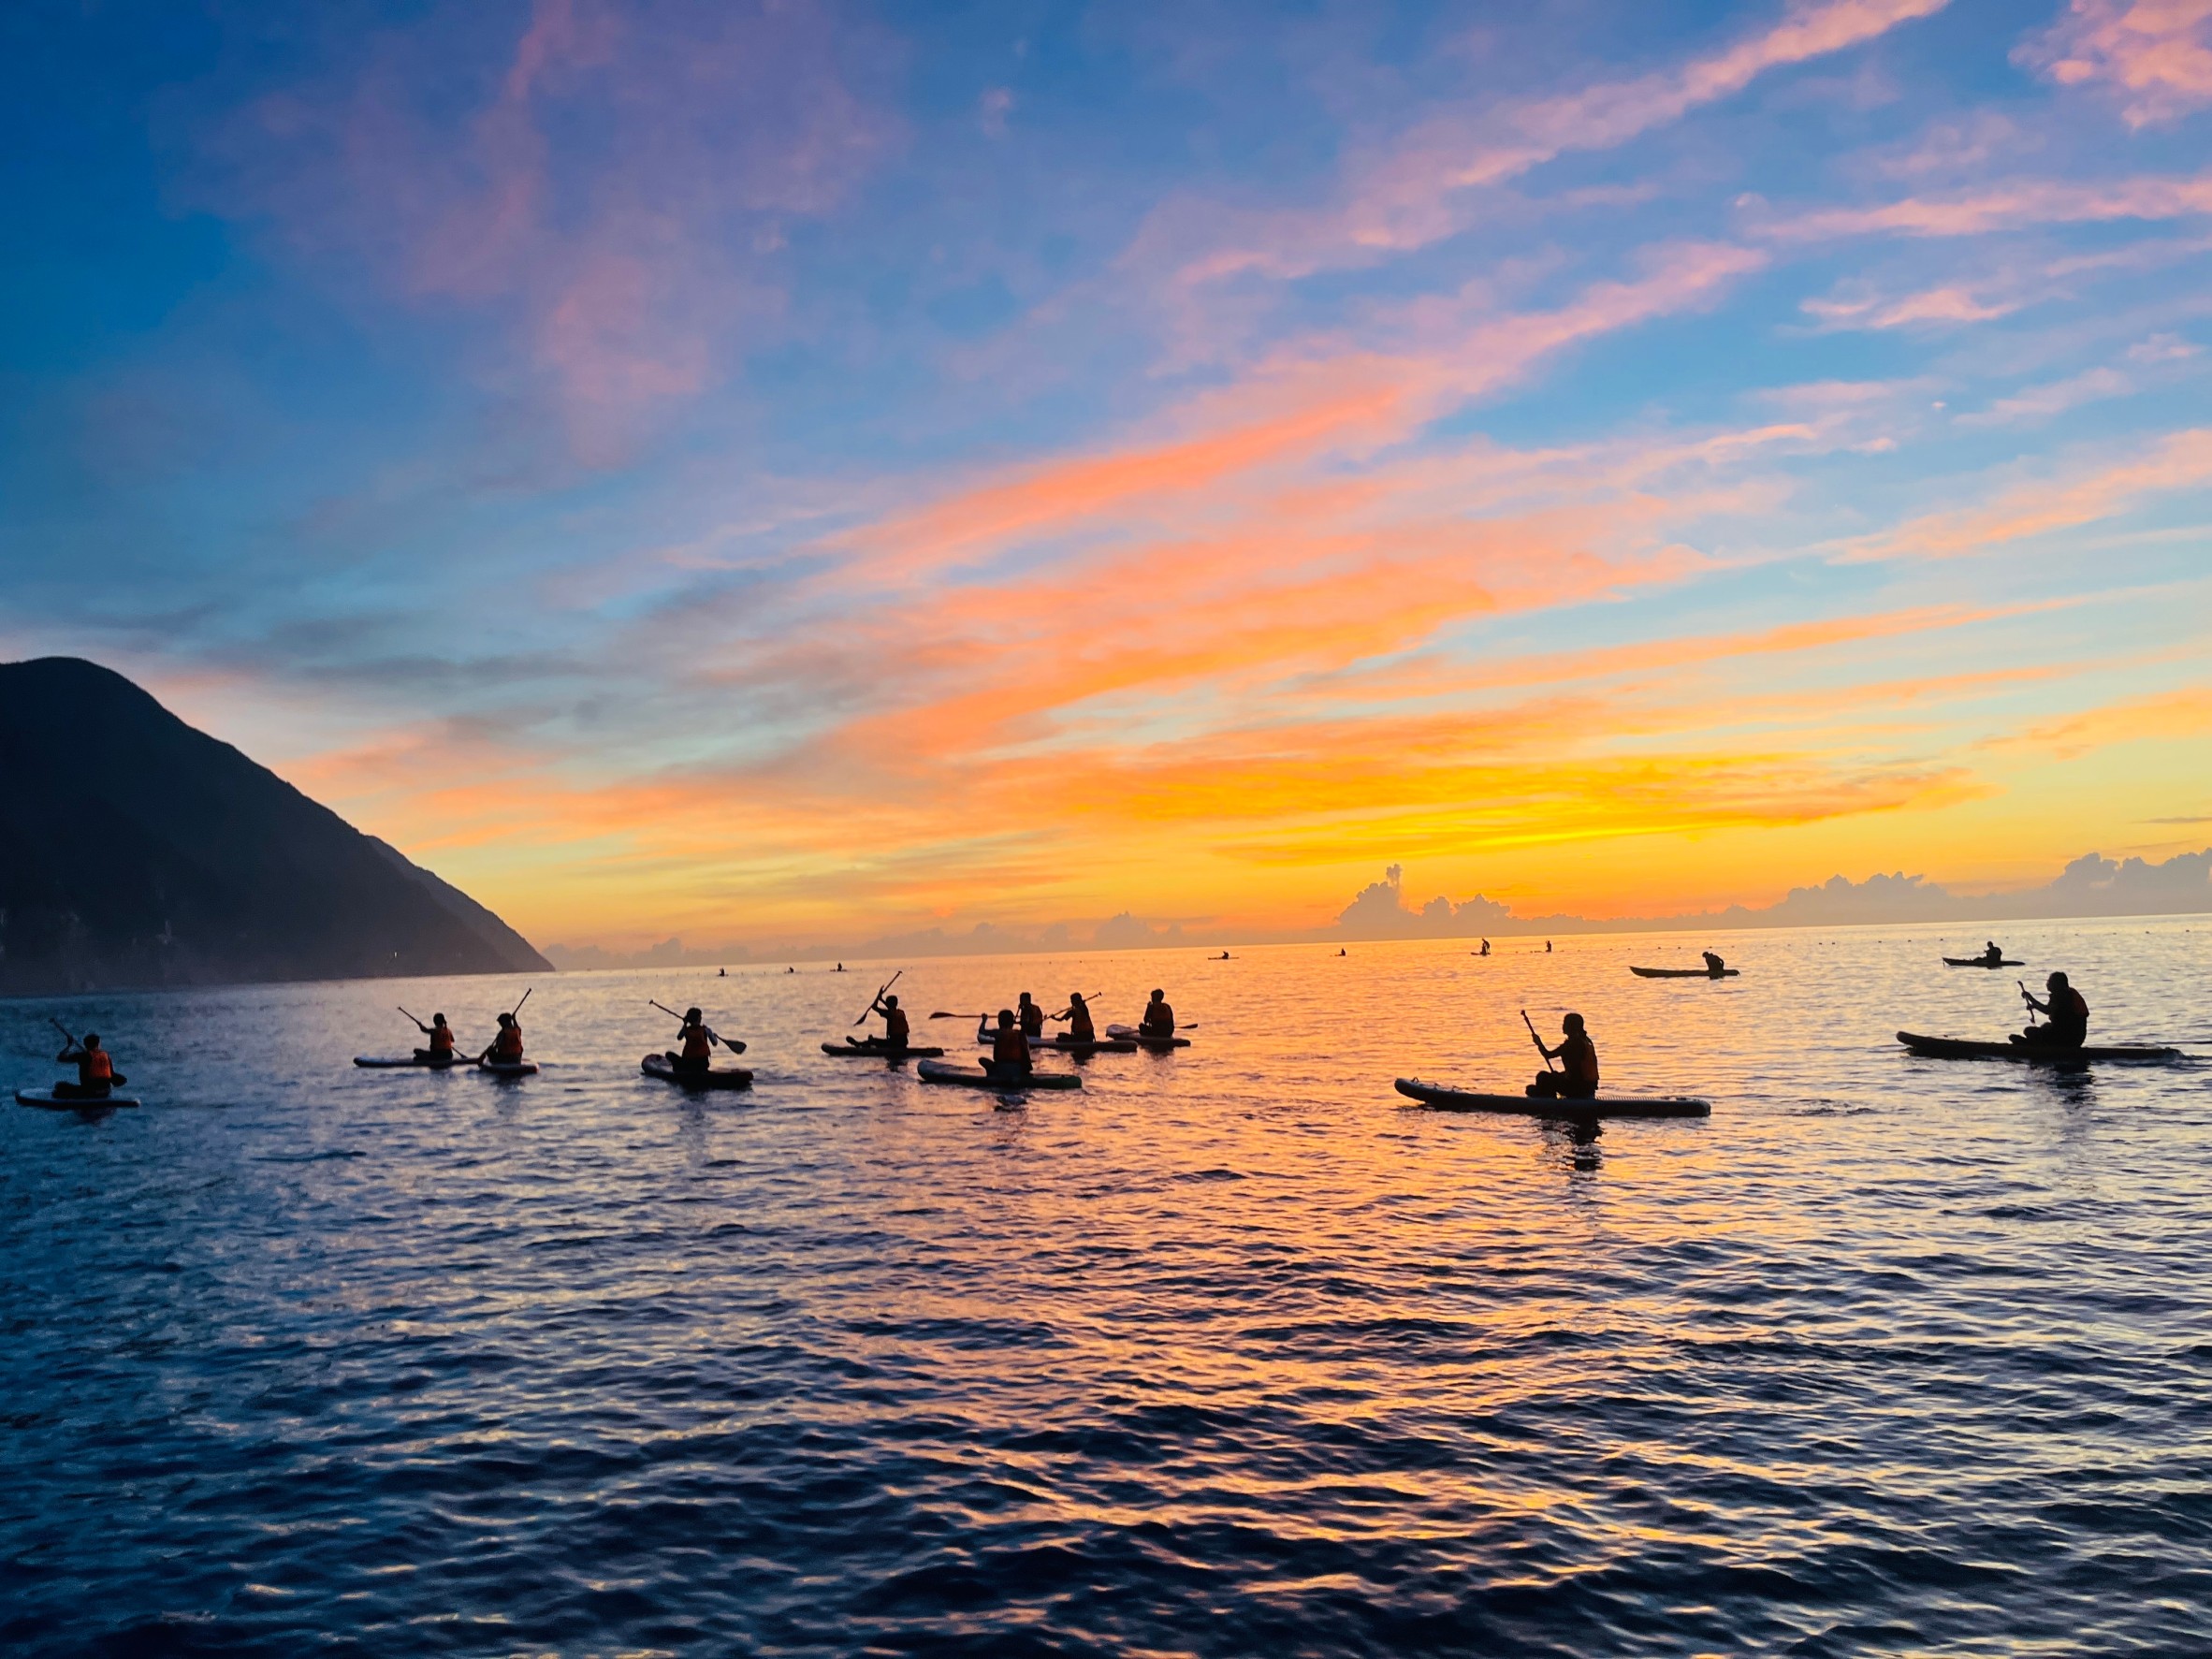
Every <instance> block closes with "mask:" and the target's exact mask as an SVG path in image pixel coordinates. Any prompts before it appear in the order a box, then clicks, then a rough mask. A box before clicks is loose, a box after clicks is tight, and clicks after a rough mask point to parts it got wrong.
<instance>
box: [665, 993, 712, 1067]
mask: <svg viewBox="0 0 2212 1659" xmlns="http://www.w3.org/2000/svg"><path fill="white" fill-rule="evenodd" d="M677 1035H678V1036H680V1037H681V1038H682V1039H683V1040H684V1047H683V1053H681V1054H677V1053H676V1052H674V1051H673V1050H671V1051H670V1052H669V1053H668V1055H667V1056H666V1058H667V1060H668V1063H669V1064H670V1065H671V1066H674V1067H675V1068H676V1069H677V1070H678V1071H705V1070H708V1069H709V1068H711V1067H712V1066H713V1064H714V1035H715V1034H714V1033H713V1032H712V1031H710V1030H708V1029H707V1027H706V1018H705V1016H704V1015H702V1014H701V1013H700V1011H698V1010H697V1009H695V1008H687V1009H685V1010H684V1024H683V1029H682V1030H681V1031H680V1032H678V1033H677Z"/></svg>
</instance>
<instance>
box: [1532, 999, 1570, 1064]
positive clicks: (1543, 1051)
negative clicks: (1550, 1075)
mask: <svg viewBox="0 0 2212 1659" xmlns="http://www.w3.org/2000/svg"><path fill="white" fill-rule="evenodd" d="M1521 1024H1522V1025H1524V1026H1527V1027H1528V1040H1529V1041H1531V1042H1533V1043H1535V1045H1536V1053H1538V1054H1540V1055H1543V1056H1544V1070H1547V1071H1551V1070H1557V1068H1555V1067H1554V1066H1553V1065H1552V1064H1551V1056H1552V1055H1556V1054H1557V1053H1559V1049H1557V1048H1546V1047H1545V1046H1544V1040H1543V1039H1542V1038H1541V1037H1538V1036H1537V1035H1536V1023H1535V1021H1534V1020H1532V1019H1530V1018H1529V1017H1528V1010H1527V1009H1525V1008H1524V1009H1522V1010H1521ZM1565 1046H1566V1044H1564V1042H1563V1043H1561V1044H1560V1048H1564V1047H1565Z"/></svg>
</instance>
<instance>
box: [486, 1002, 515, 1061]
mask: <svg viewBox="0 0 2212 1659" xmlns="http://www.w3.org/2000/svg"><path fill="white" fill-rule="evenodd" d="M486 1060H490V1061H493V1062H494V1063H496V1064H498V1065H502V1066H517V1065H520V1064H521V1063H522V1022H521V1021H520V1020H517V1018H516V1017H515V1016H514V1015H513V1014H511V1013H503V1014H502V1015H500V1034H499V1035H498V1036H497V1037H495V1038H493V1039H492V1040H491V1046H490V1047H489V1048H488V1049H486V1050H485V1051H484V1052H483V1053H482V1054H480V1055H477V1056H476V1063H477V1064H478V1065H482V1064H483V1063H484V1062H485V1061H486Z"/></svg>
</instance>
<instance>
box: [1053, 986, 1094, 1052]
mask: <svg viewBox="0 0 2212 1659" xmlns="http://www.w3.org/2000/svg"><path fill="white" fill-rule="evenodd" d="M1053 1018H1054V1019H1055V1020H1066V1021H1067V1022H1068V1035H1069V1037H1070V1039H1071V1040H1072V1041H1076V1042H1096V1041H1099V1028H1098V1026H1095V1025H1093V1024H1092V1023H1091V1006H1090V1004H1089V1003H1087V1002H1085V1001H1084V999H1083V993H1082V992H1081V991H1070V992H1069V993H1068V1009H1067V1011H1066V1012H1065V1013H1056V1014H1055V1015H1053Z"/></svg>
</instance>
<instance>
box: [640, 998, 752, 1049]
mask: <svg viewBox="0 0 2212 1659" xmlns="http://www.w3.org/2000/svg"><path fill="white" fill-rule="evenodd" d="M646 1000H647V1001H648V1002H651V1003H652V1005H653V1006H654V1007H655V1008H657V1009H659V1010H660V1011H662V1013H664V1014H666V1015H667V1016H668V1017H669V1018H670V1019H672V1020H674V1021H675V1022H676V1023H677V1025H679V1026H680V1025H682V1024H683V1023H684V1017H683V1015H681V1014H679V1013H677V1011H676V1010H674V1009H673V1008H670V1007H669V1006H668V1004H666V1003H665V1002H653V999H652V998H651V997H647V998H646ZM699 1029H701V1030H702V1031H704V1032H706V1041H709V1042H719V1043H720V1044H721V1045H722V1046H723V1047H724V1048H726V1049H728V1050H729V1051H730V1052H731V1053H732V1054H734V1055H741V1054H743V1053H744V1052H745V1044H743V1043H742V1042H732V1041H730V1040H729V1039H728V1038H726V1037H724V1036H723V1035H722V1034H721V1033H720V1031H717V1030H716V1029H715V1028H714V1027H713V1026H709V1025H707V1024H706V1023H705V1022H704V1021H702V1022H701V1023H700V1026H699Z"/></svg>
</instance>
